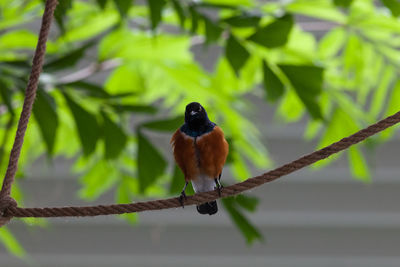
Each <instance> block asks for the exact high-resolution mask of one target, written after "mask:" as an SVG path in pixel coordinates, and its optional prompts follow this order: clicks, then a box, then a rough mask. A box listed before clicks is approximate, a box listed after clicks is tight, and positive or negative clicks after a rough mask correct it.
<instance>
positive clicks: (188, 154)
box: [171, 126, 229, 181]
mask: <svg viewBox="0 0 400 267" xmlns="http://www.w3.org/2000/svg"><path fill="white" fill-rule="evenodd" d="M171 144H172V147H173V151H174V157H175V161H176V163H177V164H178V166H179V167H180V168H181V170H182V172H183V174H184V176H185V180H186V181H190V180H194V179H196V178H197V176H198V175H199V174H205V175H207V176H208V177H210V179H215V178H218V176H219V175H220V174H221V172H222V169H223V167H224V164H225V161H226V157H227V156H228V152H229V145H228V143H227V142H226V140H225V138H224V133H223V132H222V130H221V128H219V127H218V126H215V128H214V129H213V131H211V132H209V133H206V134H204V135H202V136H199V137H197V138H196V141H194V138H193V137H190V136H188V135H186V134H184V133H182V132H181V131H180V129H178V130H177V131H176V132H175V134H174V135H173V136H172V139H171Z"/></svg>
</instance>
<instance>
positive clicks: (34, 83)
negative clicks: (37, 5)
mask: <svg viewBox="0 0 400 267" xmlns="http://www.w3.org/2000/svg"><path fill="white" fill-rule="evenodd" d="M57 4H58V2H57V0H47V1H46V4H45V9H44V13H43V17H42V24H41V27H40V32H39V39H38V43H37V46H36V50H35V54H34V57H33V62H32V70H31V74H30V76H29V81H28V85H27V87H26V92H25V100H24V105H23V107H22V112H21V117H20V119H19V122H18V128H17V133H16V135H15V140H14V144H13V147H12V150H11V153H10V159H9V162H8V167H7V171H6V174H5V177H4V180H3V186H2V188H1V191H0V216H3V213H4V210H6V209H7V208H8V207H15V206H17V203H16V202H15V200H13V199H12V198H11V197H10V193H11V186H12V184H13V182H14V177H15V173H16V172H17V169H18V159H19V156H20V154H21V148H22V144H23V143H24V136H25V132H26V128H27V126H28V122H29V117H30V116H31V112H32V106H33V103H34V102H35V97H36V91H37V87H38V83H39V76H40V72H41V71H42V67H43V61H44V55H45V53H46V41H47V36H48V34H49V31H50V25H51V21H52V19H53V14H54V10H55V8H56V6H57ZM0 219H1V220H0V227H1V226H2V225H4V224H5V223H7V222H8V221H9V219H10V218H8V219H7V218H4V217H0Z"/></svg>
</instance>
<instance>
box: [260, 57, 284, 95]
mask: <svg viewBox="0 0 400 267" xmlns="http://www.w3.org/2000/svg"><path fill="white" fill-rule="evenodd" d="M263 72H264V89H265V92H266V93H267V100H269V101H271V102H274V101H276V100H278V99H279V98H280V97H281V96H282V95H283V93H284V86H283V83H282V82H281V80H280V79H279V78H278V76H276V74H275V73H274V72H273V71H272V70H271V68H270V67H269V66H268V64H267V62H265V60H263Z"/></svg>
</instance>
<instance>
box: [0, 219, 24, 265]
mask: <svg viewBox="0 0 400 267" xmlns="http://www.w3.org/2000/svg"><path fill="white" fill-rule="evenodd" d="M0 241H1V243H3V245H4V247H5V248H6V249H7V251H8V252H10V253H11V254H13V255H15V256H17V257H18V258H24V257H26V255H27V254H26V251H25V250H24V248H23V247H22V246H21V245H20V244H19V242H18V241H17V239H15V237H14V236H13V235H12V234H11V232H10V231H9V230H8V229H7V227H4V226H3V227H1V228H0Z"/></svg>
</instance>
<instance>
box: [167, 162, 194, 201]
mask: <svg viewBox="0 0 400 267" xmlns="http://www.w3.org/2000/svg"><path fill="white" fill-rule="evenodd" d="M184 185H185V176H183V173H182V171H181V169H179V167H178V165H176V164H175V167H174V173H173V175H172V181H171V183H170V186H169V193H170V194H171V195H175V194H180V193H181V191H182V189H183V186H184ZM193 194H194V191H193V188H192V186H190V185H188V186H187V187H186V195H193Z"/></svg>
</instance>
